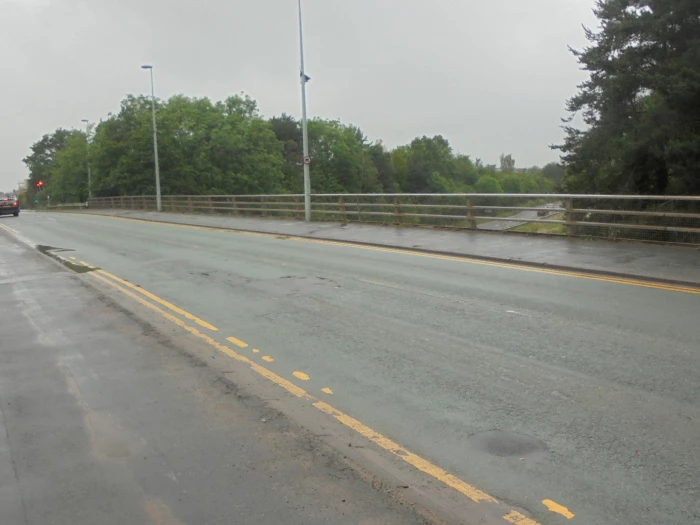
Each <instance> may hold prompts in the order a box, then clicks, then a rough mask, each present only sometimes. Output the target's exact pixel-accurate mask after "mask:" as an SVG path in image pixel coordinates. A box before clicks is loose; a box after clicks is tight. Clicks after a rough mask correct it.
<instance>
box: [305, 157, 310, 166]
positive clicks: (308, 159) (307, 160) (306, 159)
mask: <svg viewBox="0 0 700 525" xmlns="http://www.w3.org/2000/svg"><path fill="white" fill-rule="evenodd" d="M304 164H306V165H307V166H308V165H309V164H311V157H310V156H309V155H307V156H306V157H304Z"/></svg>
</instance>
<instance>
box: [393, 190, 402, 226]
mask: <svg viewBox="0 0 700 525" xmlns="http://www.w3.org/2000/svg"><path fill="white" fill-rule="evenodd" d="M394 219H395V220H396V225H397V226H400V225H401V204H400V203H399V198H398V197H394Z"/></svg>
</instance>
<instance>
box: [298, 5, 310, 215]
mask: <svg viewBox="0 0 700 525" xmlns="http://www.w3.org/2000/svg"><path fill="white" fill-rule="evenodd" d="M299 49H300V52H301V71H300V73H299V74H300V76H301V110H302V116H301V129H302V135H303V141H304V159H303V161H304V220H305V221H306V222H311V176H310V174H309V163H310V162H311V157H309V126H308V121H307V118H306V83H307V82H308V81H309V80H311V79H310V78H309V77H308V76H306V71H305V69H304V32H303V30H302V23H301V0H299Z"/></svg>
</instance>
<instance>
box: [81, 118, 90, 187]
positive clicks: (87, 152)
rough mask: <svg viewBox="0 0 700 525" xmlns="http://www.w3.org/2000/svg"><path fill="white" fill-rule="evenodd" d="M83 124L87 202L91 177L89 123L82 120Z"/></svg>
mask: <svg viewBox="0 0 700 525" xmlns="http://www.w3.org/2000/svg"><path fill="white" fill-rule="evenodd" d="M83 122H85V157H86V159H87V160H86V163H87V172H88V201H89V200H90V199H92V180H91V179H92V177H91V176H90V122H89V121H88V120H87V119H83Z"/></svg>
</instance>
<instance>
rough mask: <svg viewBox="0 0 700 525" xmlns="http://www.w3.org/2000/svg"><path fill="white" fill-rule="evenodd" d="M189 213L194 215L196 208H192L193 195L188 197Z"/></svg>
mask: <svg viewBox="0 0 700 525" xmlns="http://www.w3.org/2000/svg"><path fill="white" fill-rule="evenodd" d="M187 212H188V213H194V208H192V195H188V196H187Z"/></svg>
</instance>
